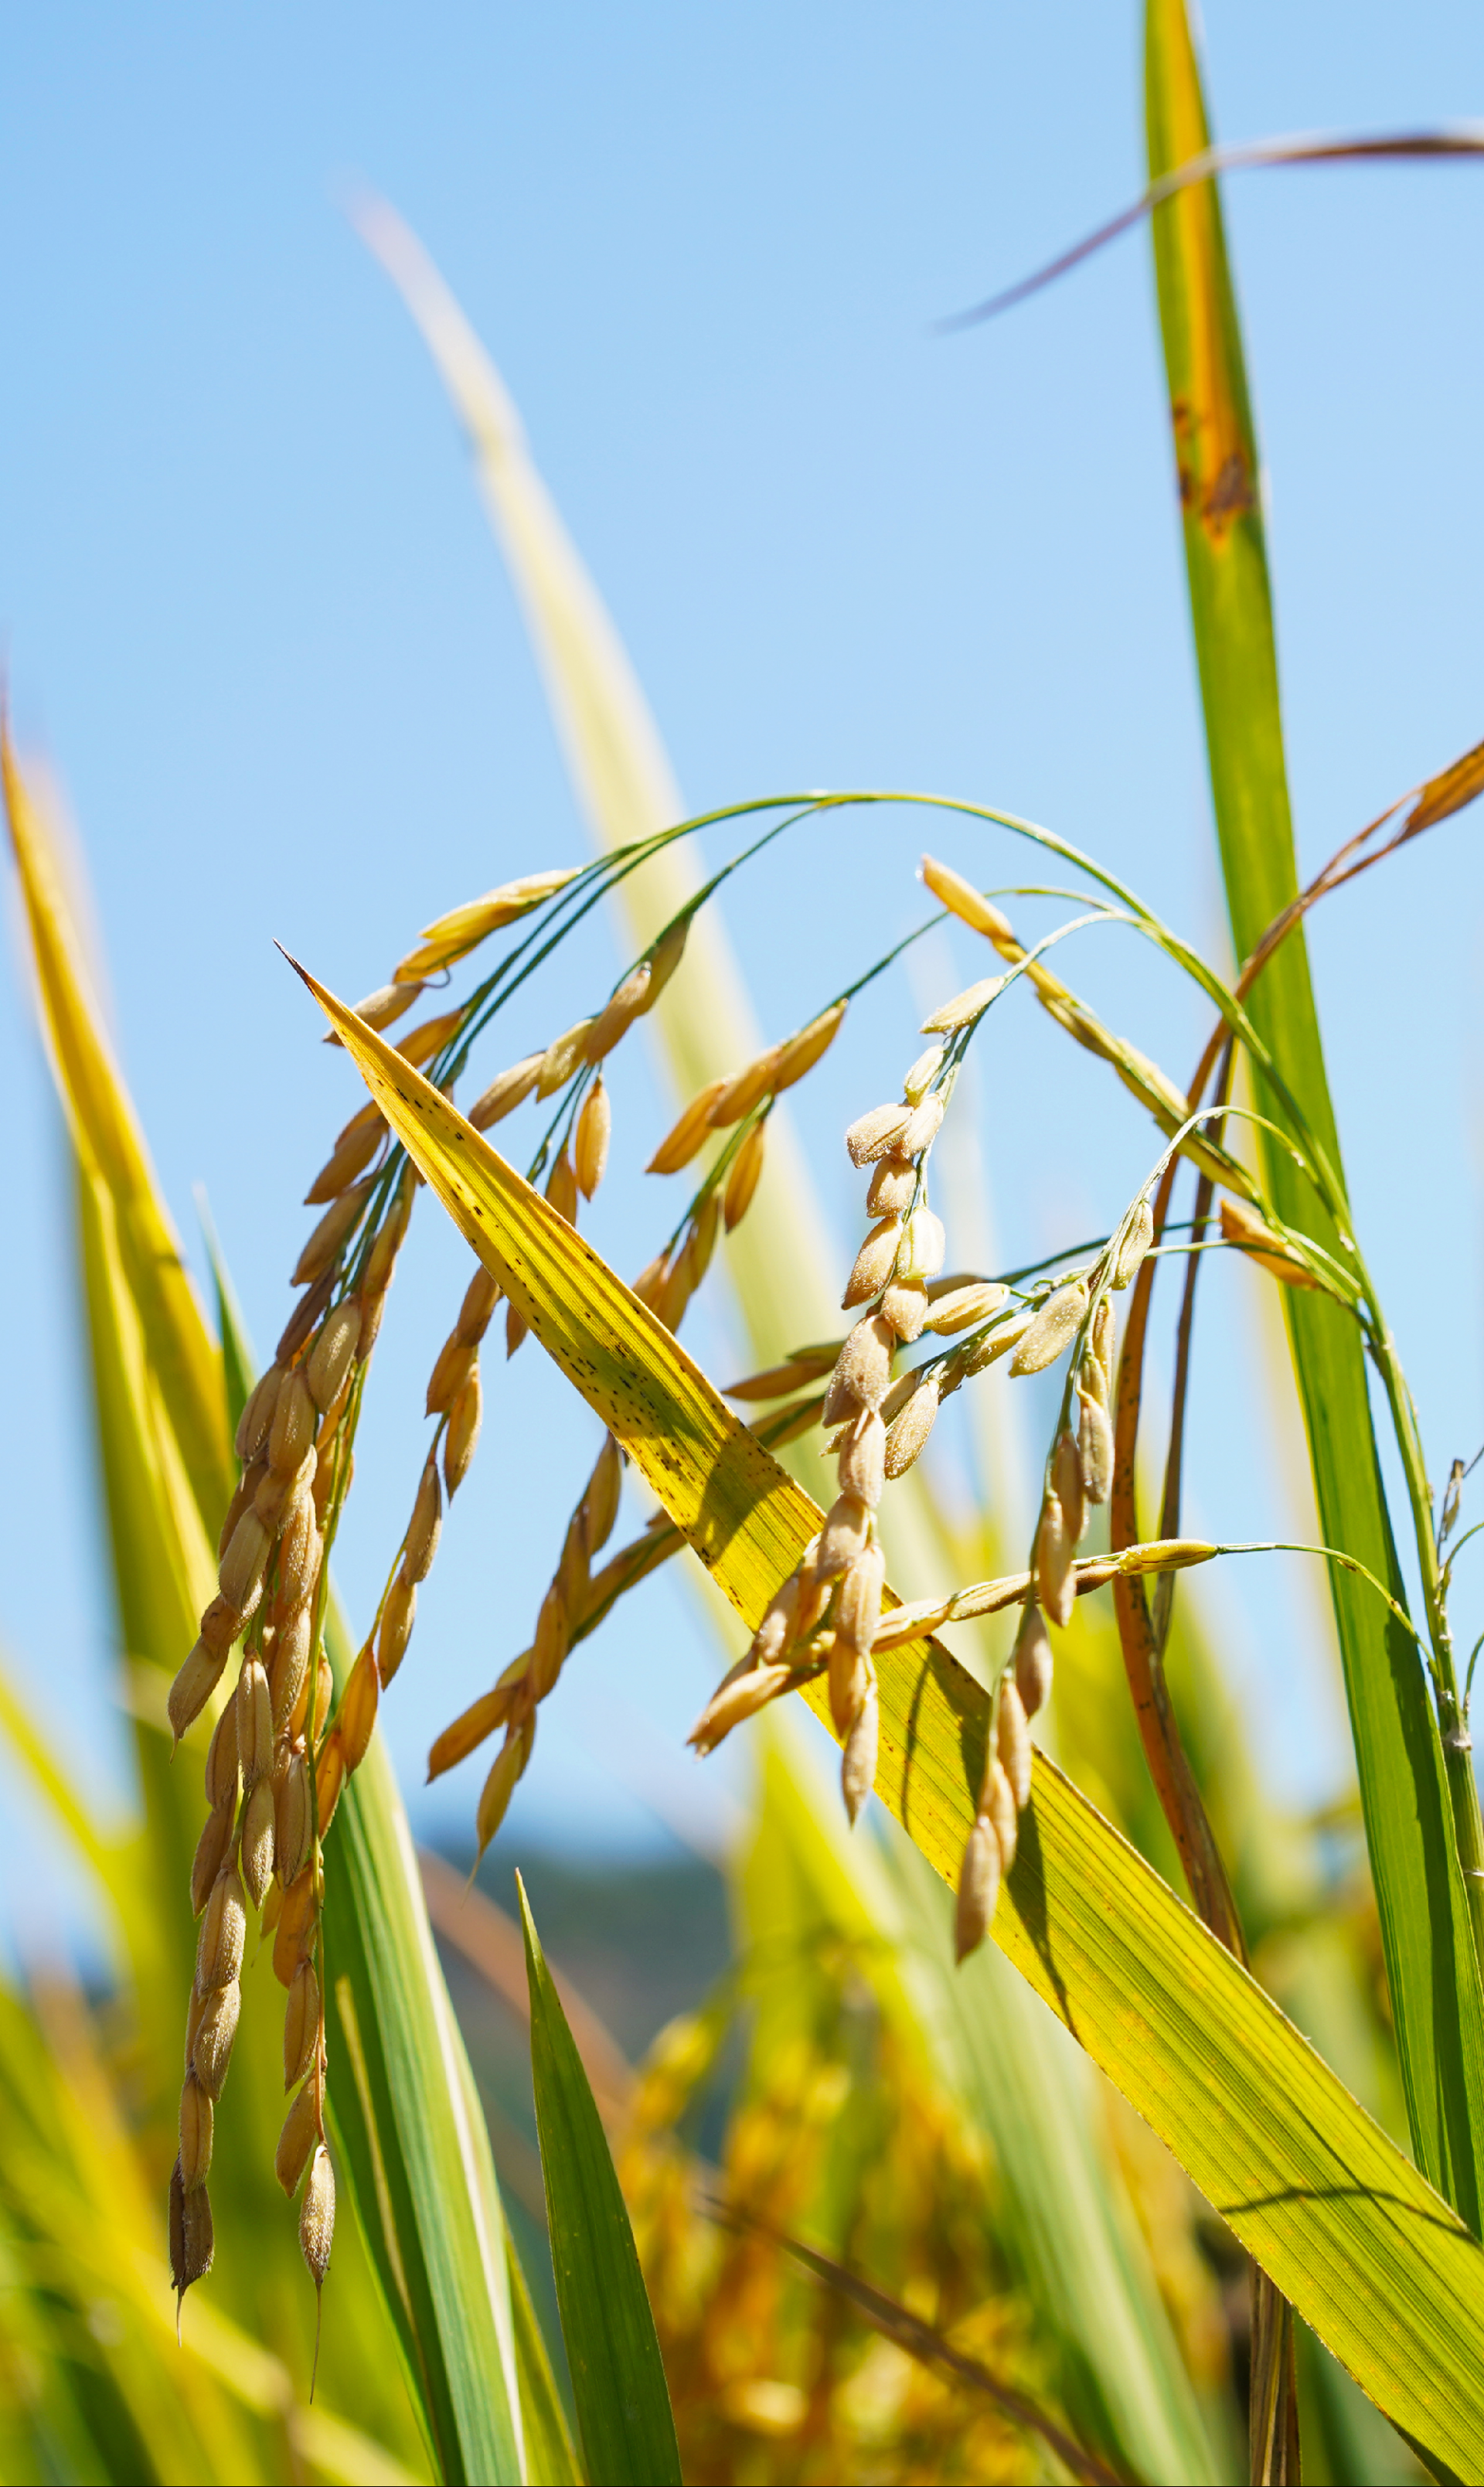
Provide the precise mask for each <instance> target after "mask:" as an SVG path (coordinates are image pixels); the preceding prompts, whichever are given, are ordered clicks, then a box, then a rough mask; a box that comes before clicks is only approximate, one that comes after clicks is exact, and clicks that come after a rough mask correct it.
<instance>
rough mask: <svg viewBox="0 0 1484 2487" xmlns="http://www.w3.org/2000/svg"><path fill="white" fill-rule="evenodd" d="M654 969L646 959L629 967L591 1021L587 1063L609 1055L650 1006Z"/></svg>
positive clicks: (600, 1059) (604, 1058)
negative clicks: (620, 981)
mask: <svg viewBox="0 0 1484 2487" xmlns="http://www.w3.org/2000/svg"><path fill="white" fill-rule="evenodd" d="M653 981H654V970H653V968H652V967H651V965H650V963H649V961H648V959H641V960H640V961H639V964H638V965H637V966H636V967H630V970H629V973H628V975H627V976H626V977H625V978H624V980H623V982H622V984H620V985H618V986H616V987H615V988H614V991H613V992H612V994H611V996H610V998H609V999H608V1000H607V1001H605V1002H604V1004H603V1006H602V1010H601V1011H600V1012H599V1014H598V1017H597V1018H596V1019H595V1020H594V1021H593V1032H592V1035H591V1036H590V1037H589V1038H588V1042H587V1058H588V1060H589V1061H590V1062H602V1061H604V1060H606V1058H607V1056H608V1055H609V1054H610V1053H611V1052H612V1050H613V1048H614V1047H615V1045H617V1043H618V1042H619V1039H620V1038H621V1037H623V1036H625V1035H627V1034H628V1031H629V1029H630V1027H631V1026H632V1025H633V1022H634V1020H636V1019H638V1018H639V1016H640V1014H641V1013H642V1012H644V1011H646V1010H648V1008H649V1005H650V999H651V995H650V986H651V984H652V983H653Z"/></svg>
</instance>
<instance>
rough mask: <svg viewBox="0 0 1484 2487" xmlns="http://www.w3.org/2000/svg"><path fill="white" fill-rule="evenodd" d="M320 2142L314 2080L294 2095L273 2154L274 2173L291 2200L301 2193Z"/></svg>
mask: <svg viewBox="0 0 1484 2487" xmlns="http://www.w3.org/2000/svg"><path fill="white" fill-rule="evenodd" d="M319 2138H320V2110H319V2102H318V2101H317V2099H316V2097H315V2083H314V2082H313V2081H312V2080H311V2081H307V2082H305V2083H304V2086H303V2088H302V2089H301V2090H297V2091H295V2093H294V2098H293V2100H292V2101H291V2102H290V2107H289V2112H288V2114H287V2115H286V2116H285V2118H284V2129H283V2131H282V2133H281V2134H280V2135H279V2137H278V2148H277V2150H276V2151H275V2152H274V2154H273V2173H274V2175H275V2176H276V2177H277V2179H278V2181H279V2183H280V2185H281V2186H282V2187H283V2189H284V2192H285V2193H286V2194H288V2195H289V2196H290V2197H291V2199H292V2198H293V2196H294V2194H296V2193H297V2192H298V2187H299V2179H300V2177H301V2176H302V2175H303V2173H304V2170H305V2168H306V2167H307V2166H308V2165H309V2154H310V2152H311V2151H312V2150H313V2148H314V2146H315V2143H316V2142H317V2141H318V2139H319Z"/></svg>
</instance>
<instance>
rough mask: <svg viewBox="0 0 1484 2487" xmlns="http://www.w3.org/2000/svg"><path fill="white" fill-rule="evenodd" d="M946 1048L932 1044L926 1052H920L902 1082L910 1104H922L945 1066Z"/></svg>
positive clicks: (905, 1095) (904, 1094)
mask: <svg viewBox="0 0 1484 2487" xmlns="http://www.w3.org/2000/svg"><path fill="white" fill-rule="evenodd" d="M945 1050H946V1048H945V1047H943V1046H941V1045H930V1046H929V1047H928V1049H927V1051H926V1053H919V1054H918V1056H917V1059H916V1061H915V1062H914V1063H913V1064H912V1067H911V1069H910V1072H909V1073H908V1075H907V1077H906V1078H905V1079H904V1080H903V1082H902V1094H903V1096H904V1097H905V1098H906V1099H907V1102H908V1104H910V1105H920V1104H921V1103H922V1101H923V1099H924V1097H925V1096H926V1095H927V1093H928V1090H929V1089H930V1088H931V1087H932V1085H933V1082H934V1080H935V1079H936V1078H937V1077H938V1073H939V1071H940V1070H941V1069H942V1067H943V1054H944V1052H945Z"/></svg>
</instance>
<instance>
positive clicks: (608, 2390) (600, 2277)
mask: <svg viewBox="0 0 1484 2487" xmlns="http://www.w3.org/2000/svg"><path fill="white" fill-rule="evenodd" d="M516 1887H517V1889H518V1892H519V1895H520V1922H521V1926H522V1929H523V1931H524V1934H525V1966H526V1975H527V1977H528V1979H529V1981H530V1990H531V2076H532V2081H533V2083H534V2086H535V2091H536V2126H537V2131H538V2134H539V2135H540V2138H541V2166H542V2175H543V2178H544V2181H545V2184H546V2222H547V2227H548V2230H549V2233H550V2239H551V2264H552V2269H553V2271H554V2273H555V2277H556V2298H557V2305H558V2306H559V2308H560V2311H561V2317H562V2335H563V2338H564V2339H565V2340H566V2343H567V2359H568V2363H569V2365H570V2367H571V2369H572V2388H573V2396H574V2400H575V2402H576V2407H577V2425H578V2428H579V2431H580V2433H581V2437H582V2449H583V2453H584V2456H585V2458H586V2462H587V2470H588V2475H589V2476H590V2477H591V2478H594V2479H602V2480H603V2481H604V2482H606V2481H609V2480H612V2481H613V2482H614V2487H629V2482H630V2481H632V2482H633V2487H644V2482H645V2481H649V2480H654V2481H657V2482H658V2481H670V2480H673V2481H674V2482H675V2487H679V2481H680V2448H679V2445H678V2444H677V2442H676V2437H675V2419H674V2416H673V2414H672V2412H671V2408H670V2395H669V2389H668V2387H667V2386H666V2383H665V2379H664V2366H663V2364H662V2362H661V2360H660V2356H659V2341H658V2335H657V2333H656V2331H655V2318H654V2315H653V2313H652V2312H651V2310H650V2303H649V2297H648V2293H647V2291H646V2289H645V2286H644V2275H643V2273H642V2272H641V2271H640V2269H639V2256H638V2251H637V2249H636V2248H635V2245H634V2241H633V2230H632V2228H631V2227H630V2224H629V2213H628V2211H627V2209H626V2208H625V2204H624V2196H623V2194H622V2193H621V2192H620V2190H619V2182H618V2177H617V2174H616V2173H615V2171H614V2166H613V2161H612V2158H611V2156H610V2154H609V2150H608V2144H607V2140H606V2138H605V2137H604V2134H603V2130H602V2120H601V2118H600V2116H599V2113H598V2109H597V2105H596V2102H595V2101H594V2098H593V2093H592V2090H591V2088H590V2087H589V2085H588V2079H587V2075H586V2073H585V2072H584V2071H583V2069H582V2058H581V2056H580V2055H579V2054H578V2053H577V2049H576V2042H575V2041H574V2037H573V2034H572V2031H571V2029H570V2028H569V2027H568V2026H567V2015H566V2014H565V2012H564V2011H563V2010H562V2005H561V1999H560V1998H559V1996H558V1995H557V1991H556V1988H555V1986H554V1984H553V1983H552V1979H551V1972H550V1970H548V1969H547V1967H546V1956H545V1954H544V1953H543V1951H542V1948H541V1939H540V1937H539V1935H538V1934H537V1932H536V1923H535V1920H534V1918H533V1917H532V1915H531V1910H530V1903H529V1901H528V1900H527V1898H526V1896H525V1885H524V1884H523V1883H522V1882H521V1880H520V1877H519V1876H518V1875H517V1877H516Z"/></svg>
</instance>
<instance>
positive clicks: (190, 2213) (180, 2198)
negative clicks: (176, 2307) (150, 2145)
mask: <svg viewBox="0 0 1484 2487" xmlns="http://www.w3.org/2000/svg"><path fill="white" fill-rule="evenodd" d="M169 2230H170V2278H171V2283H172V2285H173V2287H174V2289H175V2292H176V2296H177V2298H178V2299H179V2298H182V2297H183V2296H184V2294H185V2292H186V2290H187V2289H188V2288H193V2287H194V2286H195V2283H196V2281H197V2280H198V2279H205V2277H206V2276H207V2273H208V2272H209V2271H210V2268H211V2262H212V2257H213V2255H214V2253H215V2249H216V2240H215V2237H214V2235H213V2233H212V2227H211V2204H210V2196H209V2194H208V2193H207V2189H206V2187H205V2186H204V2185H197V2186H196V2187H194V2189H193V2190H192V2191H191V2192H190V2193H189V2194H187V2193H186V2191H185V2183H184V2179H183V2178H182V2174H181V2163H180V2160H179V2159H177V2161H176V2163H175V2166H174V2167H173V2168H172V2169H171V2171H170V2219H169Z"/></svg>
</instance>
